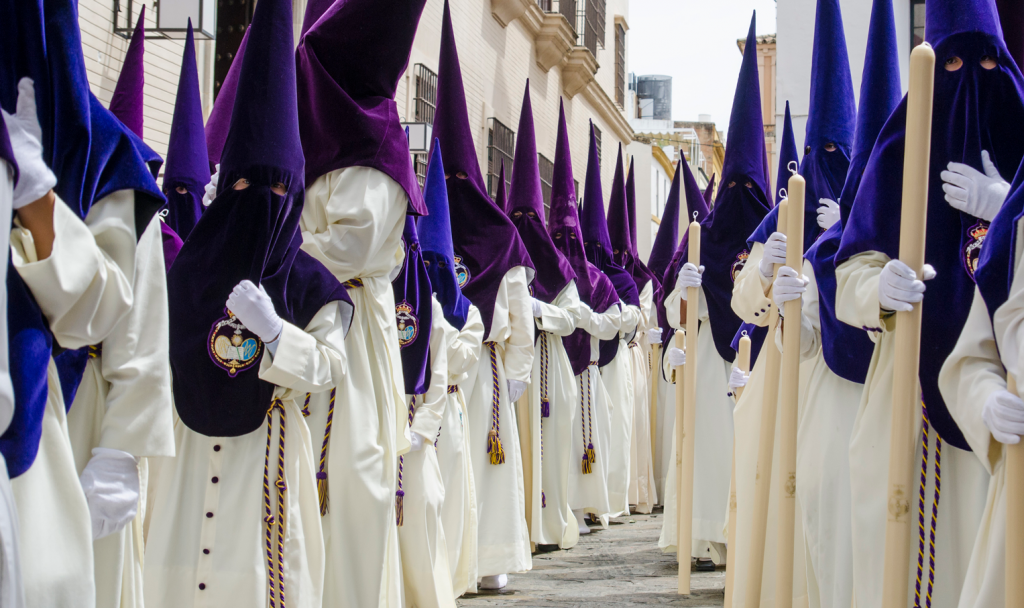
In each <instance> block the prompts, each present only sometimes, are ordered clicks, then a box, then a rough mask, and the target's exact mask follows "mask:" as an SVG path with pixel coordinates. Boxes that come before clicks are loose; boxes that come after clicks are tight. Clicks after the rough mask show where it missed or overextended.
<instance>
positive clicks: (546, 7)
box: [537, 0, 552, 13]
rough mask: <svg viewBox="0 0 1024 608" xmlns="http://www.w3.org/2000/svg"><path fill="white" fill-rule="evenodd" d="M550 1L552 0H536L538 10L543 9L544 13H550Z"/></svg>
mask: <svg viewBox="0 0 1024 608" xmlns="http://www.w3.org/2000/svg"><path fill="white" fill-rule="evenodd" d="M551 2H552V0H537V6H539V7H540V10H542V11H544V12H545V13H550V12H551Z"/></svg>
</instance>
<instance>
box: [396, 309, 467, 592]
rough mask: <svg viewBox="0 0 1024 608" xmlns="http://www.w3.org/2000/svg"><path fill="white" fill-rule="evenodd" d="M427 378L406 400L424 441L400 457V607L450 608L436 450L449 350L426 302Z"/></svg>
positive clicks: (436, 313) (440, 317) (437, 313)
mask: <svg viewBox="0 0 1024 608" xmlns="http://www.w3.org/2000/svg"><path fill="white" fill-rule="evenodd" d="M431 312H432V315H431V327H430V346H429V348H430V377H429V379H428V384H427V392H426V393H425V394H423V395H415V396H413V395H406V402H407V403H410V402H411V403H413V404H415V405H414V406H413V414H412V424H411V426H410V431H411V432H413V433H416V434H417V435H419V436H420V437H422V439H423V448H422V449H420V450H419V451H416V452H407V453H406V454H405V455H404V456H400V457H399V461H400V462H399V472H400V480H401V483H402V491H403V492H404V493H405V496H404V498H403V503H404V506H403V509H402V510H403V516H402V519H403V523H402V525H401V526H399V528H398V546H399V548H400V550H401V554H402V576H403V579H404V581H405V604H406V606H408V607H409V608H444V607H448V608H455V594H454V593H453V590H452V573H451V570H450V568H449V564H448V543H447V541H446V540H445V531H444V525H443V523H442V519H441V508H442V505H443V504H444V501H445V491H444V481H443V480H442V479H441V469H440V468H439V466H438V459H437V449H436V448H434V446H433V444H434V441H436V440H437V438H438V432H439V431H440V429H441V421H442V418H443V416H444V411H445V406H446V405H447V399H446V396H447V394H448V344H447V338H446V336H445V330H444V325H446V324H447V323H446V321H445V320H444V312H443V310H442V309H441V306H440V305H439V304H437V303H436V301H433V300H432V301H431Z"/></svg>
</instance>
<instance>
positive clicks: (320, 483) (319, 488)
mask: <svg viewBox="0 0 1024 608" xmlns="http://www.w3.org/2000/svg"><path fill="white" fill-rule="evenodd" d="M336 390H337V389H333V388H332V389H331V400H330V402H329V404H328V407H327V424H326V425H324V442H323V443H322V444H321V445H320V468H319V469H318V470H317V472H316V495H317V498H318V499H319V501H320V516H321V517H323V516H324V515H327V512H328V511H329V510H330V503H331V496H330V491H329V488H328V486H327V447H328V446H329V445H331V426H332V425H333V424H334V397H335V392H336ZM306 403H307V404H308V403H309V397H308V396H307V397H306ZM303 414H306V413H305V412H303ZM306 415H308V414H306Z"/></svg>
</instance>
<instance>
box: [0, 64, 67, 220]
mask: <svg viewBox="0 0 1024 608" xmlns="http://www.w3.org/2000/svg"><path fill="white" fill-rule="evenodd" d="M0 112H3V111H2V110H0ZM3 116H4V122H5V123H7V134H8V135H9V136H10V138H11V149H12V150H13V151H14V160H15V162H17V163H18V185H16V186H15V187H14V201H13V206H14V208H15V209H16V210H17V209H21V208H22V207H24V206H25V205H27V204H29V203H34V202H36V201H37V200H39V199H41V198H43V196H45V195H46V193H47V192H49V191H50V190H53V187H54V186H56V185H57V176H55V175H54V174H53V171H50V168H49V167H47V166H46V163H45V162H44V161H43V143H42V141H43V128H42V127H40V126H39V115H38V114H36V90H35V88H34V87H33V86H32V79H31V78H22V79H21V81H20V82H19V83H18V103H17V106H16V107H15V110H14V114H8V113H7V112H3Z"/></svg>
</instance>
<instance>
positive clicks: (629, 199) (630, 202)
mask: <svg viewBox="0 0 1024 608" xmlns="http://www.w3.org/2000/svg"><path fill="white" fill-rule="evenodd" d="M626 219H628V220H629V255H630V257H631V258H632V262H631V264H632V268H635V269H636V270H638V271H639V272H642V273H643V274H644V276H645V277H647V279H648V280H650V281H652V282H653V284H654V293H653V296H654V302H655V303H657V302H658V301H659V300H660V299H661V277H658V276H655V275H654V273H653V272H651V269H650V268H648V267H647V264H644V263H643V261H642V260H641V259H640V253H639V251H638V250H637V238H636V231H637V217H636V164H635V163H634V162H633V159H632V157H631V158H630V162H629V174H628V175H627V176H626ZM622 267H623V268H626V269H627V270H629V271H630V272H631V273H632V272H633V270H632V269H631V268H629V267H627V265H626V264H622ZM637 285H638V286H639V288H640V289H643V287H642V285H641V283H640V282H638V283H637Z"/></svg>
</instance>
